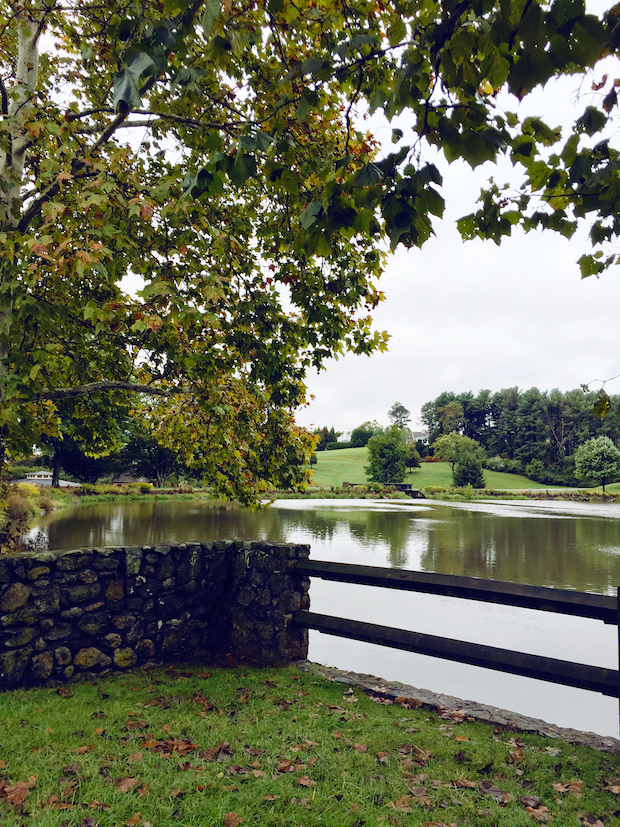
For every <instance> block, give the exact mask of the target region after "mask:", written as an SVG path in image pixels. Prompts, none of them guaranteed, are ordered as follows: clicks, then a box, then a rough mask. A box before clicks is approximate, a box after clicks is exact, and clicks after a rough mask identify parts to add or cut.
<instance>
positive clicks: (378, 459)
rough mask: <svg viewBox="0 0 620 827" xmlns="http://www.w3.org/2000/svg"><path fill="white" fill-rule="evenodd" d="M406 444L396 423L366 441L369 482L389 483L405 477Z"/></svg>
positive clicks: (400, 480) (399, 480) (366, 469)
mask: <svg viewBox="0 0 620 827" xmlns="http://www.w3.org/2000/svg"><path fill="white" fill-rule="evenodd" d="M406 460H407V445H406V444H405V440H404V438H403V433H402V431H401V429H400V428H399V427H398V426H397V425H392V427H391V428H388V429H387V430H385V431H382V432H380V433H378V434H375V435H374V436H373V437H372V438H371V439H370V440H369V442H368V465H367V466H366V467H365V469H364V470H365V471H366V476H367V477H368V479H369V480H370V481H371V482H380V483H383V484H384V485H389V484H390V483H394V482H402V481H403V480H404V479H405V468H406Z"/></svg>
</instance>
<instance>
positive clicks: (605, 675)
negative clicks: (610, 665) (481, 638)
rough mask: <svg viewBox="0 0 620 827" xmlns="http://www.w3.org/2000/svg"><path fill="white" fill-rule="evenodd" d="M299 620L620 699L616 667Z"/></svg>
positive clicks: (302, 616) (355, 624) (326, 619)
mask: <svg viewBox="0 0 620 827" xmlns="http://www.w3.org/2000/svg"><path fill="white" fill-rule="evenodd" d="M294 621H295V623H296V624H298V625H299V626H304V627H305V628H307V629H316V630H317V631H319V632H323V633H325V634H328V635H336V636H338V637H344V638H348V639H351V640H361V641H364V642H366V643H375V644H378V645H380V646H390V647H392V648H394V649H403V650H405V651H407V652H416V653H418V654H422V655H429V656H431V657H436V658H443V659H444V660H452V661H458V662H459V663H469V664H471V665H472V666H481V667H483V668H485V669H495V670H497V671H500V672H508V673H510V674H513V675H522V676H524V677H526V678H537V679H538V680H543V681H548V682H550V683H557V684H561V685H563V686H574V687H576V688H577V689H588V690H590V691H592V692H600V693H602V694H603V695H608V696H609V697H612V698H618V697H619V695H620V690H619V685H620V673H619V672H618V671H616V670H614V669H605V668H603V667H600V666H587V665H585V664H579V663H570V662H569V661H563V660H557V659H556V658H547V657H541V656H540V655H528V654H525V653H524V652H514V651H512V650H509V649H498V648H496V647H494V646H484V645H482V644H478V643H466V642H465V641H461V640H451V639H450V638H443V637H438V636H436V635H426V634H421V633H419V632H409V631H406V630H404V629H392V628H390V627H389V626H377V625H375V624H373V623H364V622H362V621H359V620H345V619H344V618H340V617H331V616H330V615H322V614H316V613H314V612H309V611H305V610H302V611H299V612H297V613H296V614H295V617H294Z"/></svg>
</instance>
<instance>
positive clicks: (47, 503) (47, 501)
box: [39, 491, 54, 514]
mask: <svg viewBox="0 0 620 827" xmlns="http://www.w3.org/2000/svg"><path fill="white" fill-rule="evenodd" d="M39 508H40V509H41V510H42V511H45V513H46V514H47V512H48V511H53V509H54V500H52V497H51V494H50V493H49V492H48V491H41V493H40V494H39Z"/></svg>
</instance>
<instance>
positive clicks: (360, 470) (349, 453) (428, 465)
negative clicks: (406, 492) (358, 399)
mask: <svg viewBox="0 0 620 827" xmlns="http://www.w3.org/2000/svg"><path fill="white" fill-rule="evenodd" d="M316 458H317V462H316V465H313V466H312V485H315V486H316V487H317V488H331V487H332V486H333V487H335V488H339V487H340V486H342V483H343V482H367V479H366V473H365V471H364V466H365V465H366V464H367V462H368V448H343V449H342V450H340V451H319V452H318V453H317V455H316ZM484 479H485V482H486V487H487V488H510V489H514V488H554V486H552V485H543V484H542V483H539V482H534V481H533V480H530V479H528V478H527V477H523V476H520V475H518V474H502V473H500V472H499V471H489V470H487V469H486V468H485V469H484ZM405 482H410V483H411V484H412V485H413V487H414V488H425V487H426V486H427V485H441V486H443V487H444V488H448V487H449V486H451V485H452V469H451V468H450V466H449V465H448V463H447V462H423V463H422V467H421V468H416V469H414V470H413V471H412V472H411V473H409V474H407V476H406V477H405Z"/></svg>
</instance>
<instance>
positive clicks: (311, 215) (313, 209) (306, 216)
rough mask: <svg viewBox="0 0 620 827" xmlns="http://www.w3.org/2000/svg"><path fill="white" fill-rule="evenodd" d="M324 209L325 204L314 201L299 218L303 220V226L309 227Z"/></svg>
mask: <svg viewBox="0 0 620 827" xmlns="http://www.w3.org/2000/svg"><path fill="white" fill-rule="evenodd" d="M322 209H323V205H322V204H321V202H320V201H312V202H311V203H310V204H308V206H307V207H306V209H305V210H304V211H303V212H302V214H301V216H300V217H299V220H300V221H301V226H302V227H303V228H304V230H307V229H309V228H310V227H311V226H312V225H313V224H314V222H315V221H316V219H317V217H318V216H319V215H320V213H321V210H322Z"/></svg>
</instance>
